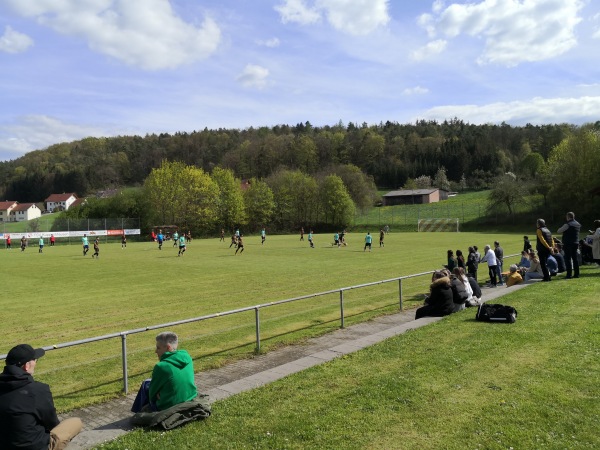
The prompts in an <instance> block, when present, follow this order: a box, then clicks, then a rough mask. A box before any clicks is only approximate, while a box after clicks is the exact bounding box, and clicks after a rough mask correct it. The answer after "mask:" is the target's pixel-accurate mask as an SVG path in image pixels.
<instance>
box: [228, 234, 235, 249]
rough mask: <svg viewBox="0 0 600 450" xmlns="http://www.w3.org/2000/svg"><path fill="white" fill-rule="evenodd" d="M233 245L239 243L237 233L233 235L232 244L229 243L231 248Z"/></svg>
mask: <svg viewBox="0 0 600 450" xmlns="http://www.w3.org/2000/svg"><path fill="white" fill-rule="evenodd" d="M232 245H237V236H236V235H235V234H232V235H231V244H229V248H231V246H232Z"/></svg>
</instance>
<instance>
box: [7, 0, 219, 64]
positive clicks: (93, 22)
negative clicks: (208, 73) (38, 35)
mask: <svg viewBox="0 0 600 450" xmlns="http://www.w3.org/2000/svg"><path fill="white" fill-rule="evenodd" d="M4 3H6V4H8V6H10V7H12V8H13V9H14V10H15V11H16V12H17V13H18V14H20V15H22V16H25V17H34V18H36V19H37V21H38V22H39V23H41V24H43V25H46V26H48V27H50V28H52V29H53V30H55V31H57V32H59V33H62V34H66V35H72V36H78V37H80V38H83V39H85V40H86V41H87V42H88V45H89V46H90V48H91V49H93V50H95V51H97V52H99V53H102V54H106V55H109V56H111V57H113V58H116V59H118V60H120V61H123V62H124V63H126V64H129V65H132V66H137V67H141V68H142V69H146V70H158V69H166V68H174V67H178V66H180V65H182V64H187V63H191V62H195V61H198V60H200V59H203V58H206V57H208V56H209V55H210V54H211V53H213V52H214V51H215V50H216V48H217V46H218V44H219V41H220V38H221V32H220V29H219V27H218V26H217V24H216V23H215V22H214V21H213V20H212V19H210V18H205V19H204V22H203V23H202V25H201V26H200V27H195V26H193V25H191V24H189V23H187V22H185V21H183V20H182V19H181V18H180V17H178V16H177V15H176V14H175V13H174V11H173V10H172V8H171V5H170V3H169V2H168V1H165V0H145V1H144V2H143V3H141V2H133V1H127V0H87V1H85V2H82V1H80V0H62V1H52V0H29V1H26V2H24V1H22V0H6V1H5V2H4ZM140 5H143V6H140Z"/></svg>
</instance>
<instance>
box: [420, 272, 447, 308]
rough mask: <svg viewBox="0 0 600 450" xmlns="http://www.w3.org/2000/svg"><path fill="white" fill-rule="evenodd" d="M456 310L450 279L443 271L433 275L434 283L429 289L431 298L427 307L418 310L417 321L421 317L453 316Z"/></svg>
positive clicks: (426, 302)
mask: <svg viewBox="0 0 600 450" xmlns="http://www.w3.org/2000/svg"><path fill="white" fill-rule="evenodd" d="M453 310H454V298H453V296H452V284H451V282H450V278H449V277H448V276H447V275H446V273H445V271H443V270H436V271H435V272H434V273H433V277H432V283H431V286H430V287H429V296H428V297H427V299H426V300H425V305H424V306H421V307H420V308H419V309H417V312H416V314H415V319H420V318H421V317H427V316H431V317H442V316H447V315H449V314H452V311H453Z"/></svg>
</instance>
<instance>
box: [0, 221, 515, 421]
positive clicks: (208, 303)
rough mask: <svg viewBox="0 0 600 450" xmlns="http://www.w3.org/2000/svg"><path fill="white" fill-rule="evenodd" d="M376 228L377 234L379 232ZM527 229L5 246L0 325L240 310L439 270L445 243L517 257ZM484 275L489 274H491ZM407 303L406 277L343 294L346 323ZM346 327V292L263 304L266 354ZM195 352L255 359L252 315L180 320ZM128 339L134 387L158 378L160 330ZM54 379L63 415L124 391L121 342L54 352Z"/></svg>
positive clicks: (9, 329) (70, 331)
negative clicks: (368, 247)
mask: <svg viewBox="0 0 600 450" xmlns="http://www.w3.org/2000/svg"><path fill="white" fill-rule="evenodd" d="M373 231H374V230H373ZM522 234H523V233H518V234H504V235H502V234H498V235H493V236H491V235H485V234H477V233H420V234H418V233H390V234H388V235H387V236H386V238H385V243H386V246H385V247H384V248H379V246H378V237H377V235H375V236H374V237H375V239H374V248H373V252H372V253H369V252H366V253H365V252H363V244H362V243H363V237H364V235H363V234H358V233H350V234H349V235H348V242H349V245H348V247H342V248H339V249H338V248H334V247H332V246H331V242H332V237H331V236H330V235H329V234H328V235H326V236H325V235H315V243H316V248H315V249H310V248H309V247H308V242H306V241H304V242H300V241H299V236H268V237H267V242H266V244H265V245H264V246H262V245H260V237H258V236H247V237H246V238H245V243H246V250H245V252H244V253H243V254H242V255H237V256H234V254H233V253H234V252H233V248H232V249H229V248H228V246H229V242H225V243H223V242H219V239H216V238H215V239H204V240H194V241H193V242H192V243H191V244H190V245H189V247H188V251H187V253H186V254H185V256H184V257H182V258H178V257H177V249H176V248H174V247H172V246H171V243H169V242H167V243H166V244H165V246H164V248H163V250H162V251H159V250H158V249H157V246H156V244H154V243H151V242H143V243H130V244H129V245H128V247H127V249H124V250H123V249H121V246H120V244H118V243H116V242H115V243H109V244H104V243H103V244H102V245H101V251H100V255H101V256H100V259H98V260H95V259H92V258H91V256H90V255H91V253H92V252H91V251H90V253H89V254H88V256H87V257H83V256H82V253H81V247H80V246H79V245H75V244H74V245H61V246H56V247H49V246H48V245H46V247H45V249H44V252H43V254H39V253H38V250H37V247H35V246H31V247H30V248H28V249H27V250H26V251H25V252H20V251H19V249H18V248H14V249H12V250H4V249H2V250H0V265H1V267H2V280H4V283H3V285H4V287H5V295H3V296H2V297H1V298H0V307H1V310H2V321H0V332H1V333H3V334H4V335H5V336H8V339H6V340H5V343H4V348H2V349H0V354H6V353H7V352H8V350H9V349H10V348H11V347H12V346H13V345H15V344H18V343H21V342H28V343H30V344H32V345H34V346H49V345H55V344H59V343H64V342H70V341H75V340H80V339H85V338H90V337H95V336H102V335H106V334H110V333H118V332H121V331H126V330H133V329H137V328H142V327H147V326H152V325H158V324H161V323H166V322H172V321H177V320H183V319H187V318H192V317H199V316H203V315H207V314H212V313H217V312H222V311H228V310H232V309H236V308H240V307H245V306H252V305H257V304H265V303H269V302H272V301H276V300H282V299H286V298H292V297H297V296H302V295H307V294H311V293H316V292H323V291H328V290H332V289H336V288H341V287H345V286H352V285H356V284H361V283H366V282H372V281H378V280H384V279H390V278H394V277H398V276H402V275H408V274H414V273H419V272H424V271H429V270H433V269H435V268H439V267H441V265H442V264H444V263H445V262H446V250H447V249H448V248H452V249H454V250H456V249H457V248H459V249H463V250H464V251H466V249H467V247H468V246H469V245H471V244H478V245H479V246H480V248H481V249H483V246H484V245H485V244H486V243H491V242H493V240H494V239H498V240H500V242H501V243H502V245H503V247H504V249H505V253H506V254H510V253H518V252H519V251H520V250H521V246H522V243H521V242H522ZM480 272H481V279H483V278H484V277H485V273H484V272H486V270H481V271H480ZM428 285H429V280H428V278H427V277H418V278H414V279H411V280H407V281H405V282H404V283H403V292H404V295H405V306H406V307H409V308H410V307H414V306H416V305H417V304H420V303H421V302H422V298H423V297H422V294H423V293H424V292H426V291H427V287H428ZM397 309H398V285H397V284H396V283H387V284H382V285H378V286H375V287H370V288H364V289H356V290H352V291H349V292H347V293H345V314H346V324H347V325H350V324H352V323H356V322H358V321H364V320H368V319H369V318H371V317H373V316H376V315H381V314H385V313H389V312H394V311H397ZM339 325H340V319H339V295H338V294H337V293H335V294H331V295H328V296H324V297H317V298H313V299H309V300H303V301H299V302H295V303H290V304H286V305H281V306H277V307H272V308H268V309H264V310H262V311H261V346H262V349H263V351H268V349H269V348H274V347H277V346H280V345H283V344H290V343H294V342H299V341H301V340H302V339H304V338H306V337H310V336H316V335H320V334H323V333H326V332H328V331H331V330H333V329H335V328H337V327H339ZM173 330H174V331H176V332H177V333H178V334H179V335H180V338H181V341H182V342H183V343H184V345H185V348H186V349H187V350H189V351H190V353H191V354H192V357H193V358H194V359H195V365H196V367H197V370H203V369H206V368H209V367H218V366H220V365H222V364H224V363H226V362H228V361H231V360H235V359H239V358H242V357H248V356H249V355H251V354H252V352H253V350H254V345H255V341H254V340H255V329H254V314H253V312H248V313H243V314H236V315H230V316H224V317H221V318H218V319H214V320H210V321H203V322H198V323H193V324H188V325H182V326H177V327H174V328H173ZM156 333H157V331H149V332H147V333H140V334H135V335H130V336H129V337H128V338H127V350H128V370H129V375H130V378H129V383H130V386H137V385H138V383H139V381H140V380H142V379H143V378H146V377H148V375H149V373H150V371H151V370H152V366H153V364H154V360H155V356H154V354H153V350H154V335H155V334H156ZM36 378H38V379H39V380H40V381H43V382H46V383H49V384H50V385H51V386H52V390H53V392H54V395H55V402H56V405H57V408H58V409H59V411H65V410H69V409H71V408H75V407H79V406H83V405H88V404H92V403H94V402H99V401H103V400H106V399H107V398H112V397H115V396H118V395H120V393H121V390H122V368H121V342H120V339H112V340H106V341H101V342H98V343H91V344H86V345H80V346H75V347H69V348H64V349H57V350H53V351H49V352H48V354H47V355H46V356H45V357H44V361H43V364H39V365H38V367H37V369H36Z"/></svg>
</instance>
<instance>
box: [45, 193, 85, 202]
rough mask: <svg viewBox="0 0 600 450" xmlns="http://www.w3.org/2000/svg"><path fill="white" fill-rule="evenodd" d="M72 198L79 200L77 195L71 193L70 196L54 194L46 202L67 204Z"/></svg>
mask: <svg viewBox="0 0 600 450" xmlns="http://www.w3.org/2000/svg"><path fill="white" fill-rule="evenodd" d="M71 197H75V198H77V196H76V195H75V193H70V194H52V195H50V197H48V198H47V199H46V200H44V201H46V202H66V201H67V200H69V199H70V198H71Z"/></svg>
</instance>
